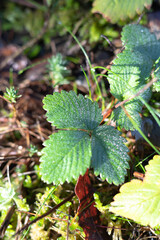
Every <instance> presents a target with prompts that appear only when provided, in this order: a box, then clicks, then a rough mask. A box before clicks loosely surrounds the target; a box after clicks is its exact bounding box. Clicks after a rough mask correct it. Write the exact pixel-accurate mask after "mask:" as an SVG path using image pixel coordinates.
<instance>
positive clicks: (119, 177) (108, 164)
mask: <svg viewBox="0 0 160 240" xmlns="http://www.w3.org/2000/svg"><path fill="white" fill-rule="evenodd" d="M124 142H125V140H124V139H123V138H122V137H120V132H118V131H117V130H115V129H114V128H113V127H111V126H100V127H98V128H97V129H95V130H94V131H93V134H92V162H91V167H93V168H94V173H95V174H96V175H99V174H100V176H101V178H102V179H106V180H107V181H108V182H109V183H114V184H115V185H118V184H121V183H123V182H124V177H125V175H126V173H127V171H126V169H127V168H129V165H128V160H129V156H128V154H127V152H128V148H127V147H126V146H125V145H124Z"/></svg>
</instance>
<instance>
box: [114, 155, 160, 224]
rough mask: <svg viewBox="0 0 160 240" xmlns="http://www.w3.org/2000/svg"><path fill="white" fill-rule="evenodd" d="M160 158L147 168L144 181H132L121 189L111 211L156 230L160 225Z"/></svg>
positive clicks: (155, 158)
mask: <svg viewBox="0 0 160 240" xmlns="http://www.w3.org/2000/svg"><path fill="white" fill-rule="evenodd" d="M159 209H160V156H158V155H157V156H154V158H153V160H151V161H149V165H147V166H146V174H145V177H144V180H143V181H141V180H132V181H131V182H128V183H125V184H124V185H123V186H122V187H121V188H120V193H119V194H117V195H116V196H115V197H114V202H112V203H111V207H110V211H111V212H114V213H115V214H116V215H120V216H123V217H126V218H130V219H133V220H134V221H136V222H137V223H140V224H142V225H146V226H147V225H149V226H150V227H152V228H154V227H156V226H159V225H160V214H159Z"/></svg>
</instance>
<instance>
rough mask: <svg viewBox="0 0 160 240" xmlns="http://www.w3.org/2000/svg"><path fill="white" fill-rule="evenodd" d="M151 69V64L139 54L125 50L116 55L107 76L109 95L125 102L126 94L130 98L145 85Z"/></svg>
mask: <svg viewBox="0 0 160 240" xmlns="http://www.w3.org/2000/svg"><path fill="white" fill-rule="evenodd" d="M151 69H152V63H151V62H149V59H146V57H144V56H143V55H142V54H141V53H139V52H131V51H129V50H125V51H124V52H123V53H120V54H118V55H117V58H116V59H115V60H114V61H113V65H112V67H111V72H109V76H108V80H109V83H110V87H111V93H112V94H113V95H114V96H115V97H116V98H117V99H118V100H121V101H122V100H125V99H126V97H125V96H124V95H125V94H126V93H128V95H130V96H131V94H133V93H135V92H136V89H137V87H139V86H142V85H143V84H144V83H145V79H146V77H148V76H149V74H150V72H151Z"/></svg>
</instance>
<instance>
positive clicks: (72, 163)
mask: <svg viewBox="0 0 160 240" xmlns="http://www.w3.org/2000/svg"><path fill="white" fill-rule="evenodd" d="M44 146H45V148H44V149H43V150H42V153H43V156H42V157H41V160H40V161H41V165H40V169H41V174H42V179H43V180H44V181H45V182H47V183H52V182H53V183H54V184H62V183H64V182H65V181H68V182H70V181H72V180H73V179H77V178H78V177H79V175H80V174H81V175H84V174H85V172H86V170H87V168H89V167H90V161H91V160H90V159H91V143H90V136H89V134H88V133H86V132H83V131H74V130H70V131H60V132H58V133H55V134H53V135H51V136H50V139H48V140H46V141H45V142H44Z"/></svg>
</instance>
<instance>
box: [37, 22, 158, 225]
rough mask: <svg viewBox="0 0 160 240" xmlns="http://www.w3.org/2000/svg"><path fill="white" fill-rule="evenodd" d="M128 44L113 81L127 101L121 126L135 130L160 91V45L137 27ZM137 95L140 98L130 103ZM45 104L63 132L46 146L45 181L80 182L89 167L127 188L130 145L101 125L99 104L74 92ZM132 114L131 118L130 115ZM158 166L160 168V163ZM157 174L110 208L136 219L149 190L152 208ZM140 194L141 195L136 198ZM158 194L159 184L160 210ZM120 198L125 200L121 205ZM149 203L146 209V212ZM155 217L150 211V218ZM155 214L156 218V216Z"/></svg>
mask: <svg viewBox="0 0 160 240" xmlns="http://www.w3.org/2000/svg"><path fill="white" fill-rule="evenodd" d="M122 42H123V44H124V46H125V50H124V51H123V52H121V53H119V54H118V55H117V58H116V59H115V60H114V61H113V65H112V67H111V70H110V71H109V74H108V81H109V83H110V91H111V93H112V95H113V96H114V97H115V98H116V99H117V100H118V101H119V102H122V101H125V100H126V102H124V104H123V106H124V108H121V107H119V108H116V109H115V110H114V112H113V118H114V120H115V121H116V124H117V126H119V127H121V128H122V127H123V128H125V129H126V130H133V129H134V128H135V126H138V127H140V126H141V117H140V113H141V112H142V107H143V104H144V103H147V102H148V101H149V100H150V98H151V95H152V91H157V92H158V91H160V80H159V77H160V76H159V75H160V63H159V57H160V41H159V40H157V39H156V37H155V35H154V34H151V33H150V32H149V30H148V29H147V28H145V27H143V26H140V25H135V24H132V25H127V26H125V27H124V28H123V31H122ZM153 78H154V79H155V80H154V81H153V82H152V83H153V86H152V87H151V84H150V85H147V84H148V83H149V82H150V81H151V79H153ZM132 96H134V97H133V98H131V99H130V97H132ZM43 103H44V109H45V110H46V111H47V114H46V115H47V119H48V121H49V122H51V123H52V125H53V126H55V127H56V128H57V129H59V131H58V132H56V133H54V134H52V135H51V136H50V137H49V139H48V140H46V141H45V142H44V146H45V147H44V149H43V150H42V153H43V155H42V157H41V164H40V168H41V174H42V179H43V180H44V181H45V182H47V183H52V182H53V183H54V184H62V183H64V182H65V181H68V182H70V181H73V180H74V179H75V180H76V179H78V177H79V175H84V174H85V172H86V170H87V169H88V168H93V169H94V173H95V175H100V177H101V179H103V180H104V179H106V180H107V181H108V183H113V184H115V185H119V184H122V183H123V182H124V178H125V175H126V173H127V168H129V164H128V161H129V156H128V154H127V152H128V149H127V147H126V146H125V144H124V143H125V139H124V138H122V137H121V136H120V132H119V131H118V130H116V129H115V128H113V127H111V126H107V125H103V126H100V123H101V121H102V114H101V109H100V108H99V107H98V104H97V103H96V102H92V101H91V100H90V99H88V98H85V97H84V96H82V95H81V94H79V95H78V96H77V95H76V94H75V92H73V91H70V92H66V91H62V92H61V93H57V92H55V93H53V95H47V96H46V97H45V98H44V100H43ZM124 109H125V111H124ZM126 113H127V114H128V116H130V117H128V116H126ZM131 119H132V121H131ZM133 122H134V123H135V125H133ZM156 164H158V166H159V163H158V161H156ZM154 166H155V165H154ZM157 171H158V168H157ZM148 172H149V170H148ZM151 174H152V171H151ZM158 174H159V173H158ZM147 176H148V173H147ZM156 176H158V175H156ZM156 176H155V177H154V181H152V178H151V177H150V178H147V181H149V182H147V183H146V182H145V183H144V184H141V183H140V182H131V184H130V185H127V187H126V188H125V187H124V188H123V187H122V193H121V195H119V196H120V197H119V198H118V197H116V198H115V202H116V203H115V204H114V203H113V204H112V205H113V206H114V205H116V204H117V206H118V207H117V208H114V207H111V208H110V210H111V211H113V212H115V213H117V214H121V213H122V215H123V216H126V217H131V215H132V213H133V212H134V209H135V207H134V206H133V205H132V202H133V199H134V198H135V199H136V198H137V199H138V200H139V201H140V202H141V198H140V195H142V193H143V192H144V195H143V201H148V202H147V204H149V203H150V201H149V195H148V194H147V192H146V191H148V190H149V189H152V186H153V185H154V182H155V178H156ZM134 183H137V184H134ZM148 184H149V185H148ZM128 186H129V188H128ZM128 189H129V192H127V194H125V190H127V191H128ZM136 189H137V190H136ZM135 191H136V193H137V195H135V194H134V192H135ZM158 192H159V190H158V188H157V186H156V187H155V194H156V195H154V196H155V201H154V207H155V209H157V206H158V205H157V204H158V201H157V199H158V197H157V196H158V195H157V194H158ZM130 193H131V196H132V197H130ZM136 196H137V197H136ZM124 198H125V199H126V201H125V202H124V204H123V205H124V207H123V211H120V209H121V202H122V201H123V199H124ZM117 199H118V200H119V199H120V200H119V201H118V203H117ZM138 200H137V201H138ZM126 204H128V206H130V207H129V208H127V212H126V211H125V210H124V208H125V207H126ZM147 204H146V205H144V207H143V208H142V210H144V211H145V209H146V208H147V207H148V205H147ZM136 211H138V210H137V208H136ZM152 213H153V212H151V211H150V212H148V215H147V218H149V217H150V216H151V214H152ZM154 216H155V217H156V215H155V212H154ZM133 219H134V220H135V221H138V222H140V223H142V222H143V221H141V220H139V219H140V218H136V217H134V218H133ZM151 219H152V218H151ZM157 219H159V218H157ZM142 220H144V218H142ZM157 221H158V220H157ZM157 221H154V224H153V223H152V222H151V221H148V220H147V221H144V222H143V223H142V224H150V225H151V226H153V227H154V226H155V225H156V224H157Z"/></svg>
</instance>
